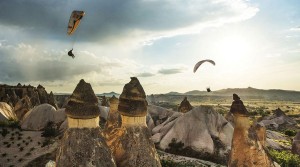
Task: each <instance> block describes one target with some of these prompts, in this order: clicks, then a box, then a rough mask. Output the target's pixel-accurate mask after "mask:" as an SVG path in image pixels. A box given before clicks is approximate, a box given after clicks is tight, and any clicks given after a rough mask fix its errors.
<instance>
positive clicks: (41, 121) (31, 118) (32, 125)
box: [21, 104, 66, 130]
mask: <svg viewBox="0 0 300 167" xmlns="http://www.w3.org/2000/svg"><path fill="white" fill-rule="evenodd" d="M65 117H66V116H65V114H64V113H63V112H62V111H56V109H55V108H54V107H53V106H51V105H50V104H41V105H39V106H36V107H34V108H33V109H32V110H30V111H29V112H28V113H26V115H25V116H24V119H23V121H22V122H21V128H22V129H24V130H42V129H44V128H45V127H46V125H47V123H48V122H53V123H56V124H57V123H61V122H63V121H64V120H65Z"/></svg>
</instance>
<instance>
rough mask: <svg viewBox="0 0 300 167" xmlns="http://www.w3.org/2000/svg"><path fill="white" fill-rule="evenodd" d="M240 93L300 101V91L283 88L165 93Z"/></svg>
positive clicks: (226, 94)
mask: <svg viewBox="0 0 300 167" xmlns="http://www.w3.org/2000/svg"><path fill="white" fill-rule="evenodd" d="M233 93H236V94H238V95H239V96H240V97H241V98H242V99H247V100H251V99H261V100H281V101H300V91H292V90H281V89H268V90H265V89H256V88H252V87H248V88H227V89H221V90H216V91H214V90H212V92H206V91H199V90H192V91H188V92H186V93H178V92H169V93H166V94H164V95H169V96H170V95H173V96H208V97H218V98H220V97H225V96H232V94H233Z"/></svg>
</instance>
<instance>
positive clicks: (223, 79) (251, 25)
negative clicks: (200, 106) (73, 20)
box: [0, 0, 300, 94]
mask: <svg viewBox="0 0 300 167" xmlns="http://www.w3.org/2000/svg"><path fill="white" fill-rule="evenodd" d="M0 6H1V10H0V30H1V31H0V84H10V85H17V83H21V84H31V85H33V86H37V85H38V84H42V85H43V86H44V87H45V88H46V90H47V91H48V92H50V91H53V92H55V93H71V92H73V90H74V89H75V87H76V85H77V83H78V82H79V80H80V79H84V80H85V81H86V82H88V83H91V85H92V87H93V89H94V92H95V93H104V92H111V91H114V92H117V93H121V92H122V89H123V86H124V85H125V84H126V83H128V82H129V81H130V77H134V76H135V77H138V79H139V81H140V83H141V84H142V86H143V88H144V90H145V92H146V94H152V93H167V92H170V91H176V92H187V91H190V90H206V88H207V87H210V88H211V90H213V91H214V90H219V89H225V88H246V87H254V88H259V89H285V90H297V91H300V84H299V83H300V10H299V9H300V1H299V0H130V1H124V0H109V1H104V0H101V1H100V0H99V1H98V0H64V1H62V0H51V1H49V0H0ZM73 10H83V11H85V16H84V17H83V19H82V21H81V23H80V25H79V27H78V29H77V30H76V32H75V33H74V34H73V35H72V36H68V35H67V24H68V21H69V18H70V15H71V13H72V11H73ZM71 48H73V49H74V50H73V53H74V54H75V56H76V57H75V59H72V58H71V57H68V56H67V52H68V50H70V49H71ZM204 59H212V60H214V61H215V63H216V65H215V66H213V65H212V64H210V63H204V64H202V65H201V66H200V68H199V69H198V70H197V71H196V73H193V68H194V65H195V64H196V63H197V62H198V61H200V60H204Z"/></svg>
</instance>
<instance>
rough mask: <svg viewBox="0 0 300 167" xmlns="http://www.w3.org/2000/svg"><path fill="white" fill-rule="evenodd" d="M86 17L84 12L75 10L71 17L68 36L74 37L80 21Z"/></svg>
mask: <svg viewBox="0 0 300 167" xmlns="http://www.w3.org/2000/svg"><path fill="white" fill-rule="evenodd" d="M84 15H85V13H84V11H77V10H74V11H73V12H72V14H71V16H70V20H69V24H68V31H67V34H68V35H72V34H73V33H74V32H75V31H76V29H77V27H78V26H79V24H80V21H81V19H82V17H83V16H84Z"/></svg>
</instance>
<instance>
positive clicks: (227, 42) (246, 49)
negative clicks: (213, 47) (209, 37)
mask: <svg viewBox="0 0 300 167" xmlns="http://www.w3.org/2000/svg"><path fill="white" fill-rule="evenodd" d="M217 47H218V54H219V55H220V57H221V58H222V59H223V61H225V62H226V61H246V60H247V59H248V58H249V56H250V53H251V52H252V51H251V47H250V43H249V42H248V41H247V40H245V38H242V37H238V36H230V37H225V38H223V39H221V40H220V42H218V46H217Z"/></svg>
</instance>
